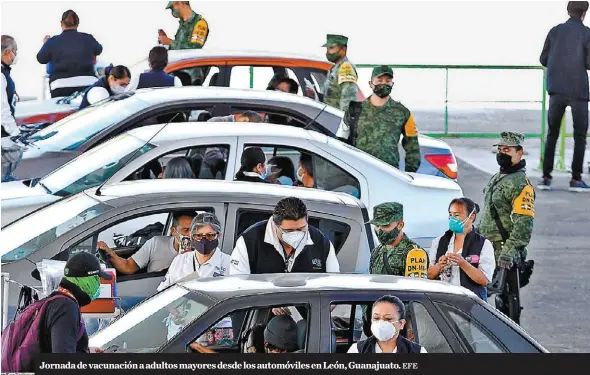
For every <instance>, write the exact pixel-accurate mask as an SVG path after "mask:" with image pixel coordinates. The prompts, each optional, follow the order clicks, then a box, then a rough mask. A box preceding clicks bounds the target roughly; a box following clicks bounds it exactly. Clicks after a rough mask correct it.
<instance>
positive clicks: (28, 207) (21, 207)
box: [0, 184, 61, 228]
mask: <svg viewBox="0 0 590 375" xmlns="http://www.w3.org/2000/svg"><path fill="white" fill-rule="evenodd" d="M2 185H4V184H2ZM2 190H4V186H2ZM30 190H36V189H35V188H33V189H30ZM60 199H61V197H56V196H55V195H50V194H44V195H37V196H28V197H21V198H14V199H9V200H4V199H2V202H1V204H0V206H1V209H2V228H4V227H5V226H7V225H8V224H10V223H12V222H14V221H16V220H18V219H20V218H21V217H23V216H25V215H26V214H28V213H31V212H33V211H35V210H38V209H39V208H41V207H44V206H46V205H48V204H50V203H53V202H55V201H58V200H60Z"/></svg>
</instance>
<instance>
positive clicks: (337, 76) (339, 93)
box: [322, 34, 359, 111]
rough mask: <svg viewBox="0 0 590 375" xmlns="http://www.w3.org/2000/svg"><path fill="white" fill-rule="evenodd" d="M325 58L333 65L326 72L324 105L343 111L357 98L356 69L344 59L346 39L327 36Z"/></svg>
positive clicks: (337, 36)
mask: <svg viewBox="0 0 590 375" xmlns="http://www.w3.org/2000/svg"><path fill="white" fill-rule="evenodd" d="M326 39H327V41H326V44H324V45H323V46H322V47H326V48H327V51H326V58H327V59H328V61H330V62H332V63H334V66H333V67H332V69H330V71H329V72H328V77H327V79H326V83H325V85H324V103H326V104H329V105H331V106H332V107H336V108H340V109H341V110H343V111H345V110H346V109H347V108H348V105H349V103H350V102H351V101H352V100H357V98H358V90H359V89H358V86H357V80H358V74H357V72H356V67H355V66H354V65H352V64H351V62H350V61H349V60H348V58H347V57H346V51H347V49H348V47H347V45H348V38H347V37H345V36H343V35H333V34H328V36H327V38H326Z"/></svg>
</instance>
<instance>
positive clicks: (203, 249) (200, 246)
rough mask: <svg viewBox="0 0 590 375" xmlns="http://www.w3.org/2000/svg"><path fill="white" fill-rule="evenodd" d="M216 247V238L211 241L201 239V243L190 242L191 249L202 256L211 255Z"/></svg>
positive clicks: (217, 242)
mask: <svg viewBox="0 0 590 375" xmlns="http://www.w3.org/2000/svg"><path fill="white" fill-rule="evenodd" d="M218 245H219V239H217V238H216V239H214V240H213V241H209V240H208V239H206V238H203V239H202V240H201V241H196V240H193V241H192V248H193V249H195V251H198V252H199V253H201V254H203V255H207V254H211V253H212V252H213V251H214V250H215V249H217V246H218Z"/></svg>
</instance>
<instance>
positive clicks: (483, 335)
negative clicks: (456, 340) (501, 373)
mask: <svg viewBox="0 0 590 375" xmlns="http://www.w3.org/2000/svg"><path fill="white" fill-rule="evenodd" d="M435 303H436V305H437V306H438V307H440V309H441V310H442V311H443V313H444V314H445V315H446V316H447V318H448V319H449V321H450V322H451V325H452V327H453V329H454V330H455V331H456V332H457V333H458V335H459V337H460V338H461V340H462V341H464V342H465V344H466V345H467V346H468V347H470V348H471V350H472V351H473V352H474V353H505V352H507V351H506V350H504V349H503V347H502V346H501V345H500V344H499V343H498V341H497V340H496V338H495V337H493V336H492V335H491V334H489V333H488V332H487V331H486V330H485V329H484V328H482V327H481V326H480V324H479V323H478V322H476V321H475V320H474V319H473V318H472V317H471V316H470V315H468V314H466V313H465V312H464V311H462V310H459V309H458V308H456V307H453V306H451V305H448V304H446V303H439V302H435Z"/></svg>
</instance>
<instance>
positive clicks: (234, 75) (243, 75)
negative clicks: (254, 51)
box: [229, 66, 275, 90]
mask: <svg viewBox="0 0 590 375" xmlns="http://www.w3.org/2000/svg"><path fill="white" fill-rule="evenodd" d="M274 75H275V72H274V70H273V68H272V67H270V66H254V67H252V75H250V66H234V67H232V68H231V76H230V80H229V87H232V88H238V89H248V88H254V89H256V90H266V88H267V87H268V83H269V82H270V80H271V79H272V77H273V76H274ZM251 79H252V81H250V80H251ZM251 84H252V86H251Z"/></svg>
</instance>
